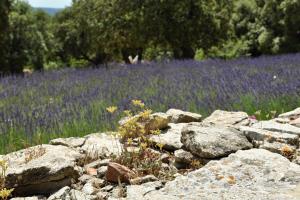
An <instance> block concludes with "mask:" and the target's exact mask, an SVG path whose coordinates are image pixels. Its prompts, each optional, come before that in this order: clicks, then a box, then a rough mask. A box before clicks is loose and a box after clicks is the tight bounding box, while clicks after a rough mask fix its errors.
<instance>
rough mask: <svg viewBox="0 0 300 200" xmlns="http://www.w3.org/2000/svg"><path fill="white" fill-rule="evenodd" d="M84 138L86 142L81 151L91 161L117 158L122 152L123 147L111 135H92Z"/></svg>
mask: <svg viewBox="0 0 300 200" xmlns="http://www.w3.org/2000/svg"><path fill="white" fill-rule="evenodd" d="M85 138H86V141H85V143H84V145H83V146H82V147H81V149H82V150H83V151H84V152H85V154H86V155H87V157H88V158H89V159H92V160H96V159H99V158H108V157H109V156H112V155H114V156H118V155H120V154H121V152H122V150H123V145H122V144H121V143H120V141H119V139H118V138H116V137H114V134H113V133H94V134H91V135H87V136H86V137H85Z"/></svg>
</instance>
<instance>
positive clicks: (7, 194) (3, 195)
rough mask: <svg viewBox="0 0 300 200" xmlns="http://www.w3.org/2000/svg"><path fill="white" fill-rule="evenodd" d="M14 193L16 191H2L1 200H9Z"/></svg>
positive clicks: (0, 192) (0, 191) (0, 193)
mask: <svg viewBox="0 0 300 200" xmlns="http://www.w3.org/2000/svg"><path fill="white" fill-rule="evenodd" d="M13 191H14V189H6V188H4V189H2V190H0V198H1V199H4V200H5V199H8V197H9V196H10V195H11V193H12V192H13Z"/></svg>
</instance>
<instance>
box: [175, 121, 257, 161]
mask: <svg viewBox="0 0 300 200" xmlns="http://www.w3.org/2000/svg"><path fill="white" fill-rule="evenodd" d="M181 142H182V143H183V144H184V147H185V148H186V149H187V150H188V151H190V152H191V153H192V154H194V155H196V156H199V157H200V158H209V159H212V158H220V157H223V156H227V155H229V154H231V153H234V152H236V151H238V150H241V149H249V148H252V144H251V143H250V142H249V141H248V140H247V138H246V137H245V136H244V134H243V133H241V132H239V131H237V130H235V129H229V128H226V127H216V126H213V127H201V126H197V125H194V124H189V125H187V126H186V127H184V128H183V130H182V137H181Z"/></svg>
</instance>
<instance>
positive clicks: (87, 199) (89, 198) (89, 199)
mask: <svg viewBox="0 0 300 200" xmlns="http://www.w3.org/2000/svg"><path fill="white" fill-rule="evenodd" d="M70 196H71V200H79V199H80V200H96V199H97V196H94V195H87V194H85V193H83V192H81V191H78V190H71V192H70Z"/></svg>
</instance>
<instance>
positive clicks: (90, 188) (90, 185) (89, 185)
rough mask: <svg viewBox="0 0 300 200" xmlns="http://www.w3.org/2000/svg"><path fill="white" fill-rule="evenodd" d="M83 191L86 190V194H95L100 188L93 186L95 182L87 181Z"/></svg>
mask: <svg viewBox="0 0 300 200" xmlns="http://www.w3.org/2000/svg"><path fill="white" fill-rule="evenodd" d="M82 192H84V193H85V194H88V195H94V194H96V193H97V192H99V190H98V189H97V188H95V187H94V186H93V183H92V182H87V183H86V184H85V185H84V186H83V188H82Z"/></svg>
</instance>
